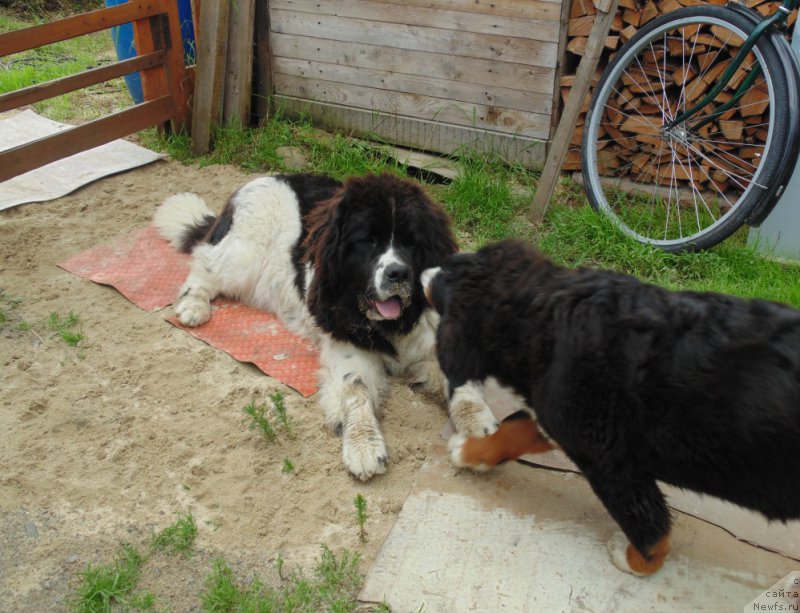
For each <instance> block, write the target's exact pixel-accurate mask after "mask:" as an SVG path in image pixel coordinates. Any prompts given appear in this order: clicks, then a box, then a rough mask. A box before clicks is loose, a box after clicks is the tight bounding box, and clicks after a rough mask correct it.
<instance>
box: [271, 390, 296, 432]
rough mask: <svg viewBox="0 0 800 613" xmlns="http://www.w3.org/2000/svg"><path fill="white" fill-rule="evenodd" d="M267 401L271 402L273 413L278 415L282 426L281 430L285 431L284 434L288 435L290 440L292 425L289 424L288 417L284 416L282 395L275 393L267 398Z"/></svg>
mask: <svg viewBox="0 0 800 613" xmlns="http://www.w3.org/2000/svg"><path fill="white" fill-rule="evenodd" d="M269 399H270V400H272V406H273V408H274V409H275V412H276V413H277V414H278V421H279V422H280V424H281V425H282V426H283V429H284V430H286V433H287V434H288V435H289V437H290V438H292V437H293V435H292V424H291V423H290V422H289V416H288V415H287V414H286V405H285V404H284V402H283V399H284V396H283V394H282V393H281V392H275V393H274V394H272V395H271V396H270V397H269Z"/></svg>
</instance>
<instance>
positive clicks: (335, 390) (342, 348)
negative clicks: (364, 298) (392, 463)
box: [319, 335, 388, 481]
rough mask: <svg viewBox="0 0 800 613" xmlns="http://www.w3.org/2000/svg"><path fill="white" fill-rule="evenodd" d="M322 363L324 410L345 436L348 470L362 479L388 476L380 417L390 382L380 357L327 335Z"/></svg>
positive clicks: (338, 430)
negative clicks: (386, 474)
mask: <svg viewBox="0 0 800 613" xmlns="http://www.w3.org/2000/svg"><path fill="white" fill-rule="evenodd" d="M320 359H321V362H322V369H321V370H320V379H321V381H320V383H321V385H320V400H319V401H320V406H321V407H322V410H323V411H324V413H325V421H326V422H327V424H328V425H329V426H330V427H331V429H332V430H333V431H334V432H336V433H337V434H340V435H341V437H342V457H343V459H344V464H345V466H346V467H347V470H349V471H350V473H351V474H352V475H353V476H354V477H356V478H357V479H360V480H362V481H366V480H367V479H369V478H371V477H374V476H375V475H380V474H383V473H385V472H386V465H387V462H388V455H387V453H386V443H385V442H384V440H383V434H382V433H381V429H380V425H379V424H378V417H379V416H380V409H381V402H382V401H383V399H384V398H385V396H386V395H387V393H388V383H387V380H386V372H385V369H384V365H383V361H382V359H381V357H380V355H379V354H377V353H373V352H369V351H364V350H362V349H359V348H358V347H356V346H355V345H352V344H350V343H344V342H340V341H336V340H334V339H331V338H330V337H328V336H327V335H326V336H325V337H324V338H323V342H322V351H321V355H320Z"/></svg>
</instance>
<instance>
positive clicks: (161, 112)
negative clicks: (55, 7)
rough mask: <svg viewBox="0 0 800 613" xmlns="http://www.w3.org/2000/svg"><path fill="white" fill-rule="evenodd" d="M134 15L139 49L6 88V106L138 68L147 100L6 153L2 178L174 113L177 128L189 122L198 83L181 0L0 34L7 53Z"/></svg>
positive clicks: (0, 106)
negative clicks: (188, 57)
mask: <svg viewBox="0 0 800 613" xmlns="http://www.w3.org/2000/svg"><path fill="white" fill-rule="evenodd" d="M130 22H133V28H134V37H135V41H136V49H137V53H138V55H137V56H136V57H134V58H132V59H128V60H124V61H120V62H115V63H113V64H109V65H107V66H103V67H101V68H95V69H92V70H87V71H85V72H81V73H78V74H75V75H71V76H68V77H64V78H61V79H55V80H53V81H48V82H46V83H41V84H38V85H32V86H30V87H26V88H23V89H19V90H16V91H12V92H8V93H6V94H3V95H0V112H4V111H8V110H11V109H15V108H19V107H21V106H24V105H27V104H33V103H34V102H39V101H41V100H47V99H49V98H53V97H55V96H59V95H61V94H64V93H67V92H71V91H75V90H77V89H82V88H84V87H87V86H89V85H95V84H97V83H102V82H104V81H109V80H111V79H116V78H119V77H122V76H124V75H126V74H129V73H132V72H137V71H140V74H141V76H142V90H143V93H144V102H142V103H141V104H138V105H136V106H133V107H131V108H129V109H125V110H122V111H119V112H116V113H113V114H110V115H106V116H105V117H101V118H100V119H96V120H94V121H91V122H89V123H86V124H84V125H81V126H77V127H74V128H70V129H67V130H63V131H61V132H58V133H57V134H54V135H52V136H47V137H45V138H41V139H39V140H36V141H33V142H31V143H28V144H25V145H20V146H18V147H14V148H13V149H9V150H7V151H4V152H2V153H0V181H5V180H6V179H10V178H11V177H14V176H17V175H19V174H22V173H24V172H27V171H29V170H33V169H34V168H38V167H40V166H44V165H45V164H49V163H50V162H54V161H56V160H60V159H62V158H65V157H67V156H70V155H73V154H75V153H79V152H80V151H85V150H87V149H91V148H93V147H97V146H99V145H103V144H105V143H108V142H111V141H112V140H115V139H117V138H121V137H123V136H128V135H130V134H133V133H134V132H138V131H139V130H143V129H144V128H148V127H151V126H154V125H166V124H168V122H170V121H172V123H173V126H174V127H175V128H181V127H183V126H185V125H186V123H187V121H188V117H189V113H188V108H189V107H188V99H189V93H190V91H191V89H190V83H189V82H188V79H187V72H186V69H185V65H184V59H183V44H182V41H181V34H180V32H181V30H180V23H179V20H178V9H177V3H176V2H173V1H171V0H149V1H148V2H135V1H131V2H128V3H126V4H120V5H118V6H115V7H111V8H105V9H100V10H97V11H92V12H90V13H84V14H81V15H75V16H73V17H67V18H65V19H61V20H58V21H54V22H51V23H47V24H43V25H40V26H34V27H31V28H25V29H22V30H16V31H14V32H9V33H6V34H0V57H2V56H5V55H10V54H12V53H19V52H20V51H27V50H29V49H34V48H37V47H42V46H44V45H49V44H52V43H56V42H60V41H63V40H68V39H71V38H76V37H78V36H83V35H85V34H91V33H93V32H99V31H101V30H106V29H109V28H112V27H114V26H119V25H122V24H125V23H130Z"/></svg>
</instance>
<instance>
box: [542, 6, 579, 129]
mask: <svg viewBox="0 0 800 613" xmlns="http://www.w3.org/2000/svg"><path fill="white" fill-rule="evenodd" d="M571 1H572V2H574V1H575V0H563V2H562V4H561V17H560V20H559V26H558V31H559V38H558V64H557V65H556V70H555V75H554V76H553V84H554V86H553V100H552V106H551V108H552V109H553V111H552V112H551V114H550V134H553V133H555V131H556V128H557V127H558V118H559V116H560V115H561V92H560V89H559V88H558V87H556V86H555V84H556V83H558V82H559V81H560V80H561V77H562V75H563V74H564V72H565V71H566V66H565V59H566V57H567V42H568V37H567V24H568V23H569V18H570V12H571V9H572V7H571V6H570V2H571ZM587 2H588V0H587Z"/></svg>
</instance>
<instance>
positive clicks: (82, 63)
mask: <svg viewBox="0 0 800 613" xmlns="http://www.w3.org/2000/svg"><path fill="white" fill-rule="evenodd" d="M19 4H20V5H21V4H22V3H19ZM40 4H41V2H40ZM66 4H67V5H69V4H70V3H66ZM72 4H94V3H72ZM75 9H76V7H75V6H65V7H64V10H65V12H77V10H75ZM56 18H57V16H53V15H47V16H44V17H43V16H42V13H34V12H33V11H31V12H30V13H29V14H27V15H26V16H25V18H24V19H23V18H20V17H18V16H16V15H15V14H12V13H9V12H0V32H10V31H13V30H18V29H20V28H24V27H29V26H31V25H35V24H37V23H44V22H46V21H51V20H53V19H56ZM113 61H116V54H115V52H114V46H113V41H112V40H111V33H110V31H103V32H97V33H95V34H89V35H86V36H81V37H79V38H75V39H71V40H66V41H63V42H60V43H54V44H52V45H47V46H45V47H39V48H37V49H32V50H30V51H25V52H22V53H15V54H12V55H8V56H5V57H3V58H0V62H1V63H0V93H5V92H8V91H12V90H16V89H20V88H23V87H27V86H30V85H36V84H39V83H43V82H45V81H49V80H52V79H58V78H61V77H65V76H69V75H72V74H75V73H77V72H81V71H83V70H87V69H89V68H94V67H97V66H100V65H103V64H106V63H108V62H113ZM130 104H132V102H131V99H130V96H129V95H128V94H127V89H126V88H125V82H124V81H123V80H122V79H115V80H113V81H109V82H107V83H100V84H98V85H94V86H91V87H88V88H85V89H82V90H78V91H75V92H71V93H69V94H65V95H63V96H58V97H56V98H52V99H50V100H44V101H42V102H38V103H36V104H34V105H33V107H34V109H35V110H36V111H37V112H38V113H40V114H42V115H44V116H46V117H49V118H50V119H54V120H56V121H65V122H67V123H85V122H87V121H89V120H92V119H96V118H97V117H100V116H102V115H105V114H107V113H109V112H110V111H111V110H113V109H115V108H117V107H119V106H129V105H130Z"/></svg>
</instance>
